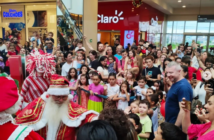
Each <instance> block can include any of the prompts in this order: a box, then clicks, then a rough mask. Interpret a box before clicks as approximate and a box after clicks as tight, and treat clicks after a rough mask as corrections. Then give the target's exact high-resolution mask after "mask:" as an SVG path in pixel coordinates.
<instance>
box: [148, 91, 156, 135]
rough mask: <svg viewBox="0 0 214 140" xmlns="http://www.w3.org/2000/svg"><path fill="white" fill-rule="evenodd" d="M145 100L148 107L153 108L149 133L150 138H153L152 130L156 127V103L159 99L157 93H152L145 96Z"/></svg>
mask: <svg viewBox="0 0 214 140" xmlns="http://www.w3.org/2000/svg"><path fill="white" fill-rule="evenodd" d="M147 100H148V101H149V103H150V109H152V110H153V115H152V117H151V120H152V128H153V129H152V133H151V135H150V139H154V132H155V131H157V129H158V108H157V103H158V101H159V98H158V94H152V95H149V96H148V97H147Z"/></svg>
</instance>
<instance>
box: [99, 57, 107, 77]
mask: <svg viewBox="0 0 214 140" xmlns="http://www.w3.org/2000/svg"><path fill="white" fill-rule="evenodd" d="M97 71H98V72H99V73H100V74H101V77H102V79H103V80H104V81H106V80H107V79H108V75H109V72H108V67H107V57H106V56H101V57H100V60H99V66H98V67H97Z"/></svg>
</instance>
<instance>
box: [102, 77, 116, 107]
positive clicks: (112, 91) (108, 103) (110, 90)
mask: <svg viewBox="0 0 214 140" xmlns="http://www.w3.org/2000/svg"><path fill="white" fill-rule="evenodd" d="M108 82H109V84H106V88H107V89H106V90H107V91H106V95H107V96H108V99H107V100H105V102H104V109H106V108H115V109H116V108H117V107H116V102H115V101H113V98H114V96H115V95H116V94H117V93H119V88H120V87H119V86H118V85H117V83H116V74H115V73H110V74H109V76H108Z"/></svg>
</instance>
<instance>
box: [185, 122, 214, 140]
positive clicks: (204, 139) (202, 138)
mask: <svg viewBox="0 0 214 140" xmlns="http://www.w3.org/2000/svg"><path fill="white" fill-rule="evenodd" d="M211 124H212V123H211V122H209V123H205V124H197V125H194V124H192V125H190V127H189V128H188V132H187V133H188V136H189V140H193V139H194V138H198V139H197V140H214V130H213V131H210V132H208V133H206V134H205V135H203V134H204V133H205V132H206V131H207V130H208V129H209V128H210V127H211Z"/></svg>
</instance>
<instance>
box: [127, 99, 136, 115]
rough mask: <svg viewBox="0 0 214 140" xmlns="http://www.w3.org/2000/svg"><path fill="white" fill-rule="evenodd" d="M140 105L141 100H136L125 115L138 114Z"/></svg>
mask: <svg viewBox="0 0 214 140" xmlns="http://www.w3.org/2000/svg"><path fill="white" fill-rule="evenodd" d="M139 104H140V100H135V101H134V102H132V103H131V105H130V106H129V107H127V108H126V109H125V110H124V112H125V114H130V113H134V114H138V113H139Z"/></svg>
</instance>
